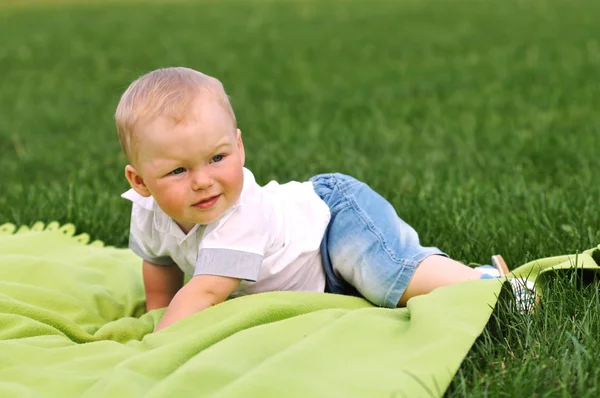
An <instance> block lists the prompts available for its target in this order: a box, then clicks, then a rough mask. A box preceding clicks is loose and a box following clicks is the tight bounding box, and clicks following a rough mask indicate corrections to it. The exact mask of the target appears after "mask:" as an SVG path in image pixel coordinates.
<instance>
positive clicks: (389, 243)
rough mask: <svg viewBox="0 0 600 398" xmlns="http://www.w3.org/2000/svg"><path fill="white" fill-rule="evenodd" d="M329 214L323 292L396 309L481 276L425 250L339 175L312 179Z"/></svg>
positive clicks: (380, 201)
mask: <svg viewBox="0 0 600 398" xmlns="http://www.w3.org/2000/svg"><path fill="white" fill-rule="evenodd" d="M313 184H314V186H315V191H316V192H317V194H318V195H319V196H320V197H321V198H322V199H323V201H325V203H327V205H328V206H329V208H330V210H331V221H330V223H329V227H328V229H327V232H326V235H325V238H324V239H323V245H322V254H323V255H322V257H323V263H324V267H325V272H326V277H327V287H326V289H327V290H326V291H328V292H332V293H341V294H356V295H361V296H362V297H365V298H367V299H368V300H369V301H371V302H372V303H374V304H376V305H379V306H382V307H389V308H395V307H396V306H398V304H400V305H403V304H405V303H406V301H407V300H408V299H409V298H411V297H414V296H416V295H419V294H424V293H428V292H430V291H431V290H433V289H435V288H438V287H441V286H446V285H450V284H453V283H457V282H462V281H468V280H473V279H479V278H481V277H482V273H481V272H478V271H477V270H475V269H472V268H470V267H468V266H466V265H463V264H460V263H458V262H456V261H454V260H451V259H449V258H447V255H446V254H445V253H443V252H442V251H440V250H439V249H438V248H436V247H424V246H422V245H421V244H420V242H419V236H418V234H417V233H416V231H415V230H414V229H413V228H412V227H411V226H410V225H408V224H407V223H406V222H404V221H403V220H402V219H401V218H400V217H398V215H397V213H396V210H395V209H394V208H393V207H392V205H391V204H390V203H389V202H388V201H387V200H385V199H384V198H383V197H381V196H380V195H379V194H377V193H376V192H374V191H373V190H372V189H371V188H370V187H369V186H368V185H366V184H364V183H362V182H360V181H357V180H356V179H354V178H352V177H349V176H344V175H340V174H335V175H325V176H317V177H315V178H313Z"/></svg>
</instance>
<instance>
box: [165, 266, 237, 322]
mask: <svg viewBox="0 0 600 398" xmlns="http://www.w3.org/2000/svg"><path fill="white" fill-rule="evenodd" d="M239 283H240V280H239V279H235V278H228V277H221V276H212V275H199V276H195V277H194V278H192V280H191V281H190V282H188V284H187V285H185V286H184V287H183V288H181V289H180V290H179V292H177V294H176V295H175V297H173V300H171V303H170V304H169V307H168V308H167V311H166V312H165V315H164V316H163V318H162V320H161V321H160V323H159V324H158V325H157V326H156V329H155V332H156V331H159V330H161V329H164V328H166V327H167V326H169V325H171V324H173V323H175V322H177V321H179V320H181V319H183V318H187V317H188V316H190V315H192V314H195V313H196V312H199V311H202V310H204V309H206V308H209V307H212V306H213V305H217V304H219V303H222V302H223V301H225V299H226V298H227V297H228V296H229V295H230V294H231V293H232V292H233V291H234V290H235V288H236V287H237V286H238V285H239Z"/></svg>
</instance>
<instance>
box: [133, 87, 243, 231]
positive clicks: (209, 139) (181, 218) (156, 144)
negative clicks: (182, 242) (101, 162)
mask: <svg viewBox="0 0 600 398" xmlns="http://www.w3.org/2000/svg"><path fill="white" fill-rule="evenodd" d="M193 109H194V110H193V111H192V112H190V115H189V117H188V118H187V120H186V121H184V122H182V123H179V124H175V123H174V122H173V121H171V120H169V119H167V118H163V117H160V118H158V119H156V120H154V121H153V122H151V123H150V124H148V125H147V126H145V127H144V128H143V131H142V133H141V134H140V142H139V145H138V158H137V162H136V163H137V164H136V166H137V168H136V169H134V170H135V172H137V174H139V176H140V179H141V180H142V188H140V189H141V191H142V192H140V190H138V189H136V191H138V192H139V193H142V194H144V189H145V190H146V191H147V192H146V193H147V195H145V196H148V195H152V197H153V198H154V200H155V201H156V203H157V204H158V205H159V206H160V208H161V209H162V210H163V211H164V212H165V213H166V214H167V215H168V216H170V217H171V218H173V219H174V220H175V221H176V222H177V223H178V224H179V226H180V227H181V229H182V230H183V231H184V232H186V233H187V232H188V231H189V230H190V229H192V228H193V226H194V225H195V224H208V223H211V222H213V221H215V220H216V219H217V218H219V217H220V216H221V215H222V214H223V213H224V212H225V211H227V210H228V209H229V208H230V207H231V206H232V205H234V204H235V203H236V202H237V200H238V199H239V197H240V194H241V192H242V186H243V182H244V176H243V166H244V160H245V155H244V146H243V143H242V138H241V133H240V131H239V130H237V129H236V128H235V127H234V124H233V122H232V120H231V118H230V117H229V115H228V113H227V112H226V111H225V110H224V109H223V107H221V106H220V105H219V104H218V103H217V102H216V101H211V100H206V99H204V100H202V99H198V100H196V103H195V104H194V107H193ZM132 169H133V168H132ZM127 177H128V179H129V180H130V182H131V179H130V176H129V175H128V176H127ZM132 178H135V176H133V177H132ZM132 186H133V187H134V189H135V188H136V186H135V184H132Z"/></svg>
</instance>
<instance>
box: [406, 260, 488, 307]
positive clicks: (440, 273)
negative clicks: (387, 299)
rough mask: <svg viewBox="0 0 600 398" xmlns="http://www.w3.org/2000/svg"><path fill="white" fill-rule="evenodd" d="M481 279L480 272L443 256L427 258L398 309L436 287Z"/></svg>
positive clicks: (420, 265)
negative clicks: (411, 299)
mask: <svg viewBox="0 0 600 398" xmlns="http://www.w3.org/2000/svg"><path fill="white" fill-rule="evenodd" d="M481 278H482V273H481V272H479V271H477V270H476V269H473V268H471V267H469V266H466V265H464V264H462V263H459V262H458V261H455V260H452V259H450V258H448V257H444V256H436V255H433V256H429V257H427V258H425V259H424V260H423V261H421V263H420V264H419V265H418V266H417V269H416V270H415V273H414V274H413V277H412V279H411V280H410V282H409V283H408V286H407V287H406V290H405V291H404V293H403V294H402V297H401V298H400V301H399V302H398V307H404V306H406V302H407V301H408V300H409V299H410V298H412V297H415V296H419V295H421V294H425V293H429V292H431V291H432V290H433V289H436V288H438V287H442V286H447V285H452V284H454V283H458V282H463V281H468V280H474V279H481Z"/></svg>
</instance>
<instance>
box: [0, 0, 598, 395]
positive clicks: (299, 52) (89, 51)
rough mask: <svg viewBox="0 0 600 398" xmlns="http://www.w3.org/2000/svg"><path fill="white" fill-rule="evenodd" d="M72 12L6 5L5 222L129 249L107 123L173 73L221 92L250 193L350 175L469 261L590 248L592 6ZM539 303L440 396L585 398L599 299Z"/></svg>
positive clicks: (481, 349) (583, 291) (557, 296)
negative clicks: (126, 94) (144, 84)
mask: <svg viewBox="0 0 600 398" xmlns="http://www.w3.org/2000/svg"><path fill="white" fill-rule="evenodd" d="M67 3H68V2H65V1H60V2H52V1H39V2H35V1H25V2H14V3H11V4H12V5H11V4H9V2H7V1H5V2H2V1H0V154H1V156H0V224H2V223H4V222H12V223H16V224H31V223H33V222H34V221H37V220H42V221H51V220H57V221H60V222H61V223H64V222H72V223H74V224H75V225H76V226H77V228H78V230H79V231H82V232H83V231H85V232H88V233H90V235H92V237H93V238H94V239H101V240H104V241H105V242H106V243H108V244H112V245H118V246H125V245H126V244H127V237H128V224H129V210H130V205H129V203H128V202H127V201H125V200H123V199H121V198H120V196H119V195H120V194H121V193H122V192H123V191H125V190H126V189H127V188H128V185H127V183H126V181H125V179H124V177H123V168H124V166H125V158H124V156H123V155H122V153H121V151H120V148H119V144H118V141H117V137H116V132H115V129H114V124H113V119H112V118H113V113H114V109H115V107H116V104H117V102H118V99H119V96H120V94H121V93H122V91H123V90H124V89H125V88H126V87H127V85H128V84H129V83H130V82H131V81H132V80H133V79H134V78H136V77H137V76H139V75H140V74H142V73H145V72H147V71H149V70H151V69H154V68H157V67H161V66H169V65H185V66H189V67H193V68H196V69H199V70H201V71H203V72H206V73H208V74H211V75H214V76H216V77H218V78H220V79H221V80H222V81H223V83H224V85H225V87H226V89H227V90H228V93H229V94H230V96H231V98H232V103H233V106H234V109H235V111H236V114H237V117H238V121H239V125H240V128H241V129H242V132H243V134H244V140H245V145H246V159H247V163H246V165H247V166H248V167H249V168H250V169H251V170H253V172H254V173H255V176H256V178H257V180H258V181H259V182H260V183H267V182H268V181H269V180H271V179H277V180H282V181H283V180H288V179H296V180H300V179H306V178H308V177H310V176H312V175H313V174H316V173H319V172H328V171H340V172H344V173H347V174H351V175H354V176H355V177H357V178H359V179H362V180H364V181H366V182H368V183H369V184H370V185H371V186H372V187H373V188H375V189H376V190H377V191H379V192H380V193H382V194H383V195H384V196H385V197H386V198H388V199H389V200H390V201H391V202H392V204H394V205H395V207H396V208H397V210H398V212H399V213H400V215H401V216H402V217H403V218H404V219H405V220H406V221H407V222H409V223H410V224H412V225H413V226H414V227H415V229H416V230H417V231H419V233H420V235H421V239H422V242H423V243H425V244H431V245H436V246H438V247H441V248H442V249H443V250H445V251H446V252H448V253H449V254H450V255H451V256H452V257H454V258H456V259H458V260H460V261H465V262H478V263H484V262H488V261H489V258H490V256H491V255H492V254H495V253H501V254H503V255H504V257H505V259H506V260H507V262H508V263H509V264H510V265H512V266H513V267H515V266H517V265H520V264H523V263H524V262H527V261H529V260H532V259H535V258H540V257H548V256H552V255H558V254H566V253H572V252H578V251H582V250H584V249H588V248H590V247H592V246H595V245H597V244H599V243H600V211H598V210H599V209H600V206H599V205H600V200H599V197H600V179H599V178H598V176H597V175H596V174H595V172H596V171H598V170H600V156H598V148H599V146H598V145H599V142H600V112H599V110H600V74H599V71H600V2H595V1H591V0H590V1H570V2H562V1H534V0H522V1H498V2H488V1H434V0H425V1H358V0H357V1H300V0H298V1H295V0H281V1H220V2H217V1H201V2H181V3H179V2H175V1H166V2H164V3H160V2H158V1H152V2H149V3H127V4H117V3H115V2H108V3H106V4H104V5H99V4H93V3H89V2H80V3H79V4H76V5H68V4H67ZM553 291H554V294H551V295H549V296H548V297H547V298H546V301H545V303H544V304H545V306H544V308H543V309H542V310H541V311H539V312H538V313H536V314H535V315H534V316H533V317H520V316H518V315H506V317H507V318H508V319H507V320H505V321H506V324H508V325H511V326H510V328H509V330H507V331H506V334H505V335H504V337H505V338H503V339H499V338H498V336H497V335H496V334H490V333H486V334H484V336H483V338H482V339H481V341H479V342H478V343H477V344H476V345H475V347H474V348H473V350H472V351H471V352H470V354H469V356H468V357H467V359H466V360H465V362H464V363H463V366H462V367H461V369H460V371H459V373H458V374H457V376H456V377H455V379H454V382H453V384H452V386H451V388H450V389H449V391H448V392H447V395H448V396H469V397H471V396H474V397H476V396H501V395H505V396H528V395H531V396H539V397H541V396H578V397H583V396H589V397H597V396H598V395H599V394H600V368H599V367H597V366H596V365H595V363H596V359H597V357H598V356H600V343H598V338H599V337H600V316H599V314H598V309H599V308H600V297H599V295H598V291H597V287H596V286H588V287H583V288H580V287H577V285H576V284H574V283H573V282H572V281H569V280H563V281H557V282H556V286H554V290H553ZM443 332H444V331H443V330H440V333H443Z"/></svg>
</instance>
